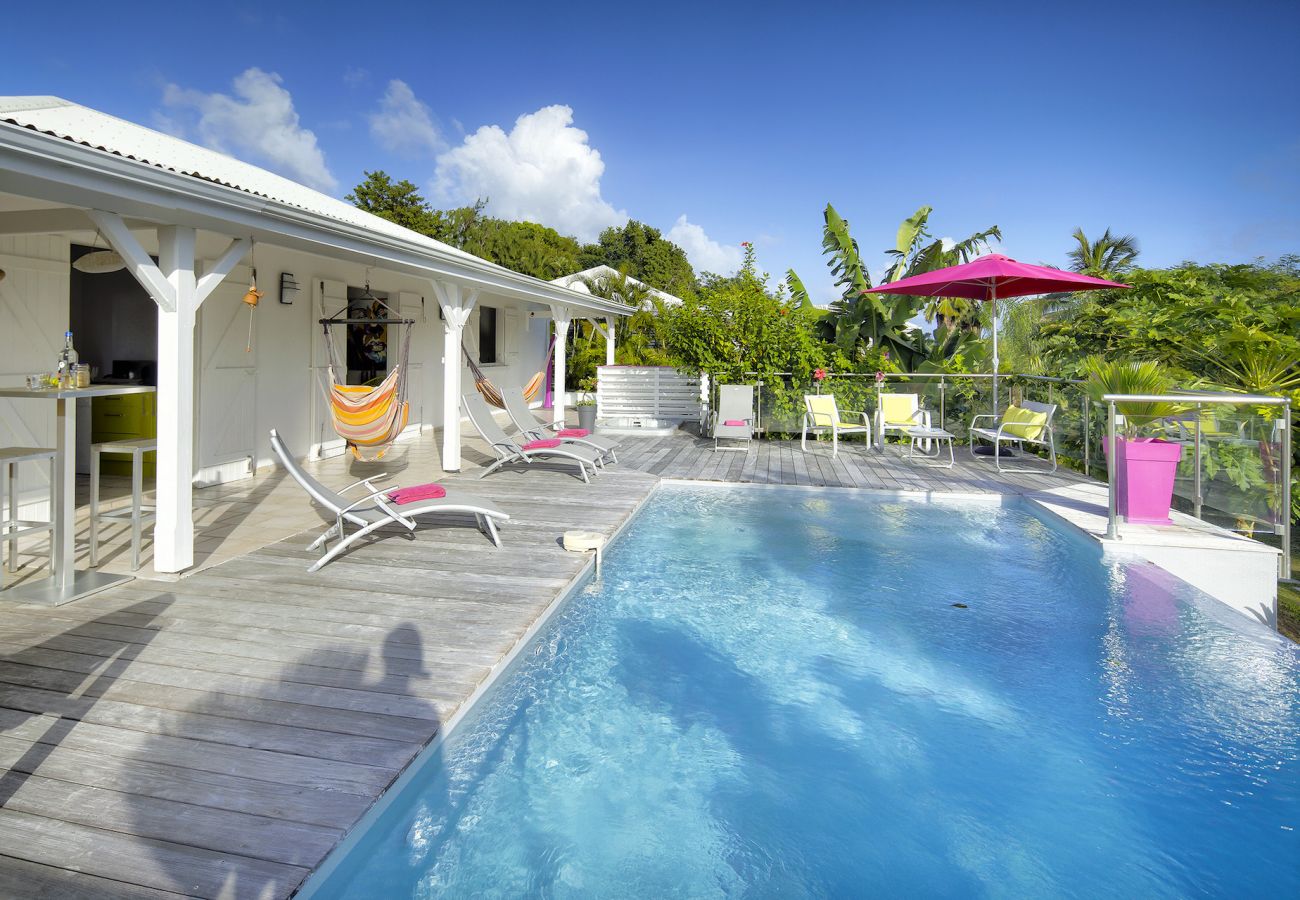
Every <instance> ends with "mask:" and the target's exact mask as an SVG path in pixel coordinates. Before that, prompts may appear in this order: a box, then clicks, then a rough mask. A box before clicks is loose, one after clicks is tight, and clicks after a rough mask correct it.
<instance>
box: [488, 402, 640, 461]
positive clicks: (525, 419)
mask: <svg viewBox="0 0 1300 900" xmlns="http://www.w3.org/2000/svg"><path fill="white" fill-rule="evenodd" d="M501 400H502V402H503V403H504V404H505V409H506V415H508V416H509V417H510V421H511V422H514V423H515V427H516V428H518V429H519V433H520V434H521V435H524V436H525V438H526V439H527V440H530V441H537V440H541V439H542V438H548V437H558V438H559V439H560V440H562V441H564V443H566V444H579V445H581V446H583V447H590V448H591V449H592V450H595V451H596V452H597V454H599V459H600V462H601V463H602V464H604V462H605V460H606V459H608V460H609V461H610V462H612V463H617V462H618V455H617V454H616V453H615V450H617V449H618V444H617V443H616V442H615V441H611V440H610V439H609V438H607V437H600V436H598V435H594V434H591V433H590V432H588V431H587V430H586V429H585V428H563V427H560V426H557V425H555V424H554V423H547V422H543V421H541V420H540V419H538V418H537V417H536V416H535V415H533V411H532V410H531V409H529V408H528V401H527V400H525V399H524V391H523V388H517V387H513V388H506V389H505V390H503V391H502V392H501Z"/></svg>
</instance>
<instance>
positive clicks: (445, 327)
mask: <svg viewBox="0 0 1300 900" xmlns="http://www.w3.org/2000/svg"><path fill="white" fill-rule="evenodd" d="M430 283H431V284H432V285H433V293H434V296H436V297H437V298H438V305H439V306H440V307H441V308H442V468H443V471H444V472H459V471H460V384H461V379H460V373H461V368H462V367H463V366H462V363H461V361H460V356H461V349H460V348H461V337H462V335H463V334H464V332H465V323H466V322H468V321H469V316H470V313H471V312H473V310H474V304H475V303H476V302H477V301H478V293H479V292H478V288H468V289H466V288H464V287H462V286H461V285H459V284H457V283H456V282H454V281H432V280H431V281H430Z"/></svg>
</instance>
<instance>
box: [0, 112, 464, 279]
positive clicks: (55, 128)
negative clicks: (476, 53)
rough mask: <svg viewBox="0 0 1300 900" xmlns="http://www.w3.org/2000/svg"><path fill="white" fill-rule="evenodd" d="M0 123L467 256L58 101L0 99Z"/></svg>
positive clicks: (209, 153) (225, 159) (212, 153)
mask: <svg viewBox="0 0 1300 900" xmlns="http://www.w3.org/2000/svg"><path fill="white" fill-rule="evenodd" d="M0 121H5V122H10V123H12V124H14V125H21V126H22V127H24V128H30V129H32V130H33V131H40V132H42V133H44V134H48V135H53V136H54V137H60V138H63V139H64V140H68V141H72V142H74V143H77V144H81V145H82V146H85V147H91V148H93V149H96V150H103V151H105V152H107V153H112V154H113V155H114V156H121V157H124V158H126V159H133V160H135V161H136V162H142V163H148V164H149V165H151V166H155V167H157V168H159V169H166V170H167V171H169V172H179V173H180V174H182V175H191V176H193V177H194V178H201V179H202V180H204V181H211V182H213V183H215V184H222V185H225V186H226V187H232V188H236V189H237V190H241V191H244V192H245V193H247V194H253V195H254V196H258V197H265V198H266V199H268V200H275V201H277V202H280V203H284V204H286V205H288V206H294V207H297V208H298V209H303V210H307V211H308V212H313V213H316V214H317V215H321V216H327V217H329V218H331V219H337V220H338V221H340V222H347V223H348V224H350V225H356V226H358V227H361V228H367V229H369V230H371V231H378V232H381V233H385V234H391V235H394V236H400V237H402V238H403V239H405V240H420V241H423V242H425V243H427V244H428V245H429V247H430V248H432V249H437V250H440V251H442V252H444V253H453V254H458V255H460V256H466V257H471V256H472V254H469V253H466V252H465V251H463V250H458V249H457V248H455V247H452V246H451V245H449V244H444V243H442V242H441V241H435V240H434V239H433V238H430V237H426V236H425V235H422V234H419V233H417V232H413V231H411V230H410V229H408V228H403V227H402V226H400V225H396V224H394V223H392V222H390V221H388V220H387V219H383V218H380V217H379V216H376V215H372V214H371V213H368V212H365V211H364V210H360V209H357V208H356V207H355V206H353V205H352V204H350V203H345V202H343V201H342V200H337V199H335V198H333V197H330V196H328V195H326V194H322V193H320V192H319V191H314V190H312V189H311V188H309V187H305V186H303V185H301V184H298V182H296V181H291V180H289V179H288V178H284V177H282V176H280V175H276V174H275V173H274V172H268V171H266V170H265V169H259V168H258V167H257V166H254V165H250V164H248V163H246V162H241V161H240V160H237V159H235V158H234V157H233V156H227V155H226V154H224V153H218V152H217V151H216V150H209V149H207V148H206V147H200V146H198V145H196V144H191V143H190V142H189V141H185V140H181V139H180V138H178V137H173V136H171V135H169V134H163V133H162V132H160V131H154V130H153V129H151V128H145V127H144V126H143V125H137V124H135V123H134V122H128V121H126V120H125V119H119V118H117V117H116V116H110V115H109V114H108V113H103V112H100V111H99V110H96V109H90V108H89V107H86V106H81V105H79V104H76V103H71V102H69V101H67V100H63V99H61V98H59V97H0ZM474 258H477V257H474Z"/></svg>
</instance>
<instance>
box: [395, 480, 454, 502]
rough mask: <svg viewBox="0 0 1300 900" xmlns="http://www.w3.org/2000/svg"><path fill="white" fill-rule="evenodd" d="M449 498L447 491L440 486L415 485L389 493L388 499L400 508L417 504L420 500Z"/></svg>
mask: <svg viewBox="0 0 1300 900" xmlns="http://www.w3.org/2000/svg"><path fill="white" fill-rule="evenodd" d="M445 496H447V489H446V488H445V487H443V486H442V485H440V484H413V485H411V486H410V487H404V488H398V489H397V490H395V491H389V492H388V499H389V500H392V501H393V502H394V503H396V504H397V505H398V506H403V505H405V504H407V503H417V502H419V501H420V500H441V499H442V498H443V497H445Z"/></svg>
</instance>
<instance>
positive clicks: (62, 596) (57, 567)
mask: <svg viewBox="0 0 1300 900" xmlns="http://www.w3.org/2000/svg"><path fill="white" fill-rule="evenodd" d="M155 390H156V389H155V388H152V387H141V386H140V385H130V384H96V385H91V386H90V387H88V388H48V389H45V390H39V391H30V390H28V389H27V388H0V397H2V398H5V399H7V400H39V401H41V402H44V403H53V404H54V408H55V414H56V416H57V424H56V426H55V435H56V440H55V445H54V450H55V457H54V471H55V479H54V502H53V506H52V508H51V511H52V515H51V516H50V518H51V519H53V522H54V527H53V532H52V534H51V543H52V545H53V552H52V554H51V555H52V557H53V559H51V561H50V570H51V571H52V572H53V574H52V575H50V576H49V577H48V578H42V579H40V580H39V581H34V582H31V583H24V584H18V585H16V586H14V587H10V588H6V589H5V590H4V591H0V598H3V599H5V600H12V601H15V602H19V603H36V604H40V605H42V606H59V605H61V604H63V603H68V602H70V601H72V600H77V599H80V598H81V597H85V596H88V595H90V594H94V593H97V592H99V591H102V590H104V589H105V588H110V587H112V586H113V585H115V584H121V583H122V582H125V581H130V580H131V579H132V578H133V577H134V576H131V575H110V574H108V573H106V572H94V571H90V570H87V569H81V570H78V569H77V553H76V550H77V547H76V537H77V535H76V530H77V529H76V526H77V504H76V489H77V401H78V400H79V399H81V398H82V397H111V396H115V395H117V394H151V393H153V392H154V391H155Z"/></svg>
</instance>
